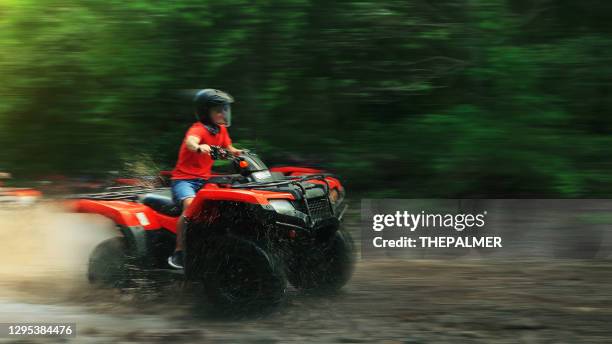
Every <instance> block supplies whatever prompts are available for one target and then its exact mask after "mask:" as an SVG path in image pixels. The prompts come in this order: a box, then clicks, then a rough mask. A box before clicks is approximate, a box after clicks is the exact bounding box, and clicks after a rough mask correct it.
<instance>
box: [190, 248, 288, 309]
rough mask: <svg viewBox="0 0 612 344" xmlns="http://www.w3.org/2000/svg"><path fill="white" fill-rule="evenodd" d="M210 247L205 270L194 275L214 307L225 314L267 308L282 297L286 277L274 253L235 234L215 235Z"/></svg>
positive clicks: (278, 302) (277, 302)
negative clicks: (234, 235)
mask: <svg viewBox="0 0 612 344" xmlns="http://www.w3.org/2000/svg"><path fill="white" fill-rule="evenodd" d="M211 239H212V238H211ZM209 247H210V248H209V249H208V252H206V258H205V260H204V267H203V268H202V269H201V271H202V272H201V273H200V274H198V273H195V274H194V275H193V276H194V277H195V278H197V279H199V280H201V281H202V282H203V283H204V288H205V291H206V294H207V296H208V298H209V300H210V302H211V303H212V304H213V305H214V306H215V310H219V311H222V312H224V313H226V314H234V313H235V312H236V311H240V312H243V311H253V310H265V309H269V308H270V307H273V306H276V305H278V304H280V303H281V302H282V301H283V299H284V296H285V290H286V287H287V281H286V278H285V274H284V270H283V268H282V266H281V264H280V263H279V262H278V260H277V259H276V258H275V257H274V256H273V255H272V254H270V253H268V252H266V251H265V250H264V249H262V248H261V247H260V246H258V245H257V244H255V243H254V242H251V241H248V240H244V239H241V238H237V237H233V236H227V237H218V238H216V239H212V240H211V241H210V245H209ZM198 275H199V276H198Z"/></svg>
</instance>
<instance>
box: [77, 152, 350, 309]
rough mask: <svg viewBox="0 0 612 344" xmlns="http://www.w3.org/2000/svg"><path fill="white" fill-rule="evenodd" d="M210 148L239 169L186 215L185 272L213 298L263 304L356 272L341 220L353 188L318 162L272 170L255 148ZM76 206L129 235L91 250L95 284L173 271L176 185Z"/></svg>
mask: <svg viewBox="0 0 612 344" xmlns="http://www.w3.org/2000/svg"><path fill="white" fill-rule="evenodd" d="M211 155H212V156H213V158H214V159H228V160H230V161H231V163H232V165H233V167H234V171H235V173H232V174H226V175H213V176H211V177H210V178H209V179H208V183H207V184H206V185H205V187H204V188H202V189H201V190H200V191H199V192H198V193H197V195H196V198H195V199H194V201H193V203H192V204H191V206H190V207H189V209H188V210H187V211H186V213H185V219H186V222H187V226H186V227H187V228H186V231H185V236H184V237H185V269H184V277H183V278H184V279H185V280H187V281H190V282H193V283H195V284H196V285H200V286H202V287H203V291H204V293H205V295H206V296H207V299H208V300H209V301H210V302H211V303H212V304H213V305H215V306H217V307H218V309H223V310H225V311H233V310H245V309H261V308H263V307H268V306H271V305H276V304H279V303H281V302H282V301H283V299H284V297H285V293H286V286H287V282H289V283H291V284H292V285H293V286H294V287H295V288H297V289H299V290H303V291H309V292H329V291H335V290H338V289H340V288H341V287H342V286H343V285H344V284H345V283H346V282H347V281H348V280H349V279H350V277H351V274H352V271H353V265H354V260H355V258H354V247H353V242H352V239H351V237H350V235H349V233H348V232H346V231H345V230H343V229H342V226H341V223H342V218H343V215H344V212H345V210H346V204H345V202H344V196H345V191H344V188H343V186H342V185H341V184H340V182H339V181H338V179H337V178H335V177H333V176H332V175H329V174H327V173H324V172H323V171H321V170H315V169H310V168H300V167H280V168H271V169H269V168H268V167H266V165H265V164H264V163H263V162H262V161H261V160H260V159H259V157H258V156H257V155H256V154H253V153H250V152H248V151H245V152H244V153H243V154H242V155H241V156H240V157H232V156H230V154H228V153H227V152H226V151H225V150H223V149H222V148H219V147H215V148H214V149H213V152H211ZM132 184H134V183H132ZM72 205H73V207H74V209H75V210H76V211H78V212H86V213H96V214H101V215H103V216H106V217H108V218H110V219H112V220H113V221H114V222H115V223H116V224H117V227H118V228H119V230H120V233H121V236H118V237H116V238H113V239H109V240H107V241H105V242H103V243H101V244H99V245H98V246H97V247H96V249H95V250H94V252H93V253H92V254H91V257H90V262H89V272H88V275H89V280H90V281H91V282H95V283H102V284H106V285H111V286H117V287H120V286H121V285H125V283H130V280H131V279H133V276H134V274H133V272H134V271H138V272H142V271H145V272H146V271H148V272H151V273H157V272H159V271H160V270H165V269H168V267H167V263H166V258H167V257H168V256H169V255H170V254H171V253H172V251H173V249H174V243H175V232H176V224H177V220H178V216H179V215H180V213H181V209H179V208H178V207H177V205H176V204H175V203H174V202H173V200H172V198H171V196H170V190H169V188H168V187H164V186H159V187H154V188H151V187H143V186H126V187H116V188H112V189H110V190H108V192H103V193H97V194H89V195H80V196H78V198H77V199H76V200H75V201H74V203H73V204H72Z"/></svg>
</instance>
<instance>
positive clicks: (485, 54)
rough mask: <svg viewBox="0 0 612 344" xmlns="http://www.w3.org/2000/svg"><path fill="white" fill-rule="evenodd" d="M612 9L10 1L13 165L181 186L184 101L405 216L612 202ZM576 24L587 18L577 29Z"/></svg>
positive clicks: (1, 5) (544, 0)
mask: <svg viewBox="0 0 612 344" xmlns="http://www.w3.org/2000/svg"><path fill="white" fill-rule="evenodd" d="M610 9H611V8H610V5H609V4H606V3H601V2H596V1H585V2H580V3H577V2H573V1H552V0H443V1H436V2H435V3H432V2H430V1H424V0H411V1H398V0H383V1H352V2H335V1H332V2H329V1H321V0H285V1H277V0H268V1H257V2H251V1H244V0H229V1H223V2H218V1H206V0H204V1H202V0H199V1H195V0H177V1H172V2H168V1H160V0H133V1H129V2H125V1H118V0H111V1H99V0H95V1H78V0H50V1H46V2H45V3H41V2H39V1H34V0H24V1H15V0H0V51H1V52H2V53H1V54H0V75H1V77H2V82H1V83H0V145H1V147H2V150H0V161H1V162H3V165H5V166H7V167H8V168H10V169H12V170H13V171H14V172H15V174H17V175H26V174H27V175H31V176H36V175H44V174H48V173H63V174H92V173H99V172H101V171H105V170H114V169H118V168H121V167H122V165H123V164H124V163H125V162H130V161H132V160H134V159H137V157H139V156H141V155H142V154H145V155H146V156H149V157H150V158H151V159H152V161H155V162H156V164H157V165H159V166H162V167H171V166H172V165H173V163H174V159H175V158H176V153H177V150H178V145H179V143H180V140H181V139H182V135H183V133H184V131H185V129H186V128H187V127H188V126H189V124H190V122H191V121H192V120H193V117H192V116H193V115H192V109H191V106H190V96H191V93H190V92H189V90H192V89H197V88H202V87H216V88H220V89H224V90H227V91H229V92H230V93H232V94H233V95H234V96H235V97H236V99H237V103H236V104H235V109H234V111H235V114H236V118H235V126H234V127H232V128H231V129H230V130H231V132H232V136H233V137H234V139H235V140H236V141H238V142H242V143H243V144H244V145H248V146H250V147H251V148H256V149H257V150H259V151H260V152H261V153H262V154H264V155H265V156H266V158H267V160H271V161H272V162H273V163H283V162H287V161H292V162H294V161H295V160H300V161H302V162H303V163H307V164H321V165H323V166H328V167H331V168H333V169H335V170H336V172H338V173H339V174H340V175H342V176H343V178H345V179H346V180H347V182H348V184H349V187H351V189H352V190H356V191H363V192H367V193H368V195H371V196H381V197H382V196H393V197H458V196H463V197H477V196H483V197H516V196H547V197H576V196H593V197H595V196H596V197H607V196H608V195H610V194H612V177H610V171H611V170H612V166H611V163H610V162H608V161H607V157H608V156H609V155H610V153H611V152H610V150H612V145H611V144H610V143H611V142H610V140H611V139H610V138H609V135H607V134H608V132H609V131H610V129H612V117H611V116H607V114H606V110H607V109H609V108H610V105H611V104H610V101H611V100H610V99H612V98H610V97H608V93H609V91H610V85H611V82H612V80H611V78H612V73H611V70H610V68H612V67H611V66H612V64H611V63H610V62H612V61H610V59H611V57H610V56H609V54H606V52H607V51H609V50H610V48H611V47H612V38H611V37H610V32H611V29H612V27H611V25H610V24H609V21H608V20H607V16H606V15H605V14H606V13H610ZM576 13H579V14H580V15H575V14H576Z"/></svg>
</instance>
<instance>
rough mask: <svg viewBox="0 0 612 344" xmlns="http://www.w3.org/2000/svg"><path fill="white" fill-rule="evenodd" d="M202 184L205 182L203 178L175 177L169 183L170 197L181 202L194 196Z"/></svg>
mask: <svg viewBox="0 0 612 344" xmlns="http://www.w3.org/2000/svg"><path fill="white" fill-rule="evenodd" d="M204 184H206V180H204V179H175V180H173V181H172V184H171V185H172V199H174V202H176V203H178V204H181V203H182V202H183V200H185V199H186V198H190V197H195V195H196V193H197V192H198V191H199V190H200V189H201V188H202V187H203V186H204Z"/></svg>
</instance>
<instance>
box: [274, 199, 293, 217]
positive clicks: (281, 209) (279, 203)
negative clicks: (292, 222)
mask: <svg viewBox="0 0 612 344" xmlns="http://www.w3.org/2000/svg"><path fill="white" fill-rule="evenodd" d="M270 205H271V206H272V208H274V210H276V212H277V213H279V214H285V215H293V214H294V211H295V208H294V207H293V204H291V202H289V201H287V200H286V199H272V200H270Z"/></svg>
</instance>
